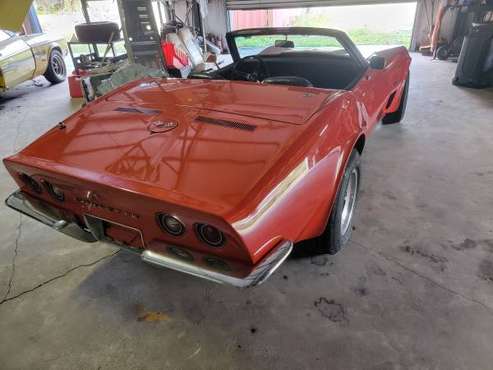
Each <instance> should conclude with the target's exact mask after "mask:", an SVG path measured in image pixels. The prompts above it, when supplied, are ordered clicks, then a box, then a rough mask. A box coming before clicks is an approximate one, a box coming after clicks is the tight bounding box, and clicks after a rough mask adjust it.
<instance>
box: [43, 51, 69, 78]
mask: <svg viewBox="0 0 493 370" xmlns="http://www.w3.org/2000/svg"><path fill="white" fill-rule="evenodd" d="M44 76H45V78H46V79H47V80H48V81H50V82H51V83H52V84H58V83H60V82H62V81H65V78H66V77H67V67H66V66H65V61H64V60H63V55H62V53H61V52H60V50H57V49H53V50H52V51H51V53H50V60H49V61H48V68H47V69H46V72H45V74H44Z"/></svg>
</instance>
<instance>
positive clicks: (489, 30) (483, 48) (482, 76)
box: [452, 23, 493, 88]
mask: <svg viewBox="0 0 493 370" xmlns="http://www.w3.org/2000/svg"><path fill="white" fill-rule="evenodd" d="M452 83H453V84H454V85H459V86H467V87H474V88H483V87H488V86H493V23H474V24H473V25H472V27H471V30H470V32H469V33H468V34H467V35H466V36H465V37H464V42H463V44H462V49H461V52H460V55H459V60H458V63H457V69H456V71H455V76H454V78H453V80H452Z"/></svg>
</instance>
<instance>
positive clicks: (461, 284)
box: [0, 55, 493, 370]
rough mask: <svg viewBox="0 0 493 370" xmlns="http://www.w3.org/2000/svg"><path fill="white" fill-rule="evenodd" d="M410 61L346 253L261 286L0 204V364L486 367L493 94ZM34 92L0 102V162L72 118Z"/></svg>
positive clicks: (2, 179) (491, 292)
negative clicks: (394, 120)
mask: <svg viewBox="0 0 493 370" xmlns="http://www.w3.org/2000/svg"><path fill="white" fill-rule="evenodd" d="M413 58H414V60H413V64H412V72H411V76H412V79H411V88H410V97H409V105H408V114H407V116H406V119H405V122H404V123H403V124H401V125H394V126H388V127H379V128H378V129H377V131H376V133H375V135H374V136H373V138H372V139H371V140H370V141H369V143H368V145H367V148H366V149H365V153H364V157H363V158H364V160H363V164H364V184H363V187H364V190H363V193H362V196H361V199H360V203H359V208H358V215H357V220H356V223H355V227H356V229H355V231H354V236H353V241H352V242H351V243H350V245H349V246H348V247H347V248H346V249H345V250H343V252H342V253H340V254H339V255H337V256H333V257H329V256H323V255H322V256H316V257H305V256H303V253H301V252H298V255H297V256H295V257H292V258H290V259H289V260H288V261H287V262H286V263H285V264H284V265H283V266H282V267H281V268H280V270H279V271H278V272H277V273H276V274H275V275H274V276H273V277H272V278H271V279H270V280H269V281H268V282H267V283H265V284H264V285H262V286H261V287H258V288H255V289H251V290H245V291H241V290H237V289H235V288H231V287H226V286H218V285H215V284H213V283H209V282H205V281H202V280H197V279H195V278H192V277H188V276H185V275H182V274H180V273H176V272H173V271H167V270H158V269H155V268H153V267H150V266H148V265H144V264H142V263H141V262H140V261H139V260H138V258H136V257H135V256H133V255H129V254H127V253H125V252H119V253H118V252H117V250H116V249H114V248H112V247H109V246H106V245H103V244H88V245H85V244H82V243H79V242H77V241H74V240H72V239H70V238H68V237H65V236H63V235H59V234H57V233H55V232H53V231H51V230H49V229H48V228H46V227H44V226H42V225H39V224H37V223H36V222H34V221H31V220H29V219H27V218H26V217H19V215H18V214H17V213H15V212H13V211H11V210H9V209H7V208H6V207H5V206H3V205H2V206H0V217H1V218H0V220H1V224H0V292H1V295H0V343H1V344H0V367H1V368H2V369H26V368H36V369H122V368H138V369H155V368H169V369H319V368H320V369H382V370H383V369H429V368H433V369H468V370H469V369H491V368H492V364H493V351H492V343H493V211H492V209H493V186H492V184H493V146H492V145H491V143H492V142H493V126H492V124H493V118H492V117H493V91H492V90H482V91H479V90H469V89H461V88H457V87H453V86H452V85H451V84H450V79H451V76H452V75H453V70H454V68H455V64H452V63H446V62H439V61H436V62H431V61H429V59H428V58H423V57H421V56H419V55H414V56H413ZM39 81H40V82H43V83H44V85H46V86H43V87H36V86H34V85H32V83H28V84H25V85H23V86H21V87H20V88H17V89H16V90H14V91H13V92H11V93H9V94H8V95H7V99H3V100H0V125H1V126H0V127H1V131H0V143H1V145H0V154H1V156H2V157H4V156H6V155H8V154H10V153H12V152H14V151H16V150H19V149H20V148H22V147H23V146H25V145H26V144H28V143H29V142H30V141H31V140H33V139H34V138H36V137H37V136H38V135H39V134H40V133H42V132H44V131H45V130H46V129H48V128H49V127H51V126H52V125H53V124H54V123H56V122H58V121H59V120H61V119H63V118H64V117H65V116H66V115H68V114H69V113H70V112H71V111H73V110H74V109H76V107H77V105H76V104H73V103H71V102H70V100H69V99H68V98H67V87H66V85H59V86H54V87H47V83H45V82H44V80H42V79H40V80H39ZM10 97H15V98H12V99H10ZM0 171H1V176H0V197H1V198H2V199H3V198H5V197H6V196H7V195H8V194H9V193H10V192H11V191H12V190H14V184H13V182H12V181H11V180H10V178H9V177H8V176H7V174H6V171H5V170H4V168H3V166H2V168H1V170H0ZM302 247H303V246H300V247H299V248H298V250H299V251H302ZM4 296H5V297H4ZM2 299H3V300H2Z"/></svg>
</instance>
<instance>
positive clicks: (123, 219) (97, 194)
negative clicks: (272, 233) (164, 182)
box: [4, 154, 292, 287]
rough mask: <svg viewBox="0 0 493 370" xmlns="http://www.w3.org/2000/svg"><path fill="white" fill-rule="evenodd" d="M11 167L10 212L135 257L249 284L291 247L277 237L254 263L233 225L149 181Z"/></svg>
mask: <svg viewBox="0 0 493 370" xmlns="http://www.w3.org/2000/svg"><path fill="white" fill-rule="evenodd" d="M4 163H5V166H6V167H7V169H8V171H9V173H10V174H11V176H12V177H13V178H14V180H15V181H16V183H17V184H18V186H19V190H17V191H16V192H14V193H13V194H11V195H10V196H9V197H8V199H7V200H6V204H7V205H8V206H9V207H11V208H13V209H15V210H16V211H18V212H21V213H23V214H25V215H27V216H29V217H31V218H34V219H36V220H38V221H39V222H42V223H43V224H45V225H47V226H49V227H51V228H53V229H55V230H57V231H59V232H62V233H64V234H66V235H69V236H71V237H74V238H76V239H78V240H81V241H84V242H95V241H103V242H108V243H111V244H114V245H116V246H118V247H121V248H125V249H127V250H130V251H132V252H135V253H137V254H139V255H140V256H141V258H142V260H143V261H144V262H147V263H150V264H153V265H157V266H161V267H166V268H171V269H174V270H178V271H181V272H184V273H188V274H191V275H195V276H199V277H202V278H205V279H208V280H212V281H215V282H218V283H226V284H231V285H234V286H238V287H247V286H254V285H258V284H260V283H261V282H263V281H264V280H265V279H266V278H267V277H268V276H269V275H270V274H271V273H272V272H273V271H274V270H275V269H276V268H277V267H278V266H279V265H280V264H281V263H282V261H283V260H284V259H285V258H286V257H287V256H288V254H289V253H290V251H291V248H292V243H291V242H289V241H284V240H276V244H275V245H272V246H269V247H272V248H271V250H270V252H269V253H267V254H266V255H265V256H264V257H263V258H262V259H261V260H260V261H256V263H253V262H252V258H251V255H250V253H249V251H248V249H247V248H246V246H245V245H244V243H243V241H242V239H241V237H240V236H239V235H238V234H237V233H236V232H235V230H234V229H233V228H232V227H231V225H229V224H228V223H227V222H226V221H225V220H224V219H222V218H221V217H219V216H218V215H215V214H214V212H210V211H206V210H209V209H210V208H208V207H207V206H206V205H203V204H195V206H194V205H193V201H191V200H190V199H185V198H184V195H180V194H174V195H173V194H171V195H170V194H167V197H161V196H160V195H159V190H156V189H151V188H149V186H146V185H143V184H140V185H139V184H133V185H135V186H133V185H129V183H128V182H125V181H122V180H121V179H117V178H112V179H110V178H108V177H107V175H101V174H95V173H91V172H90V171H86V170H81V169H76V168H66V166H64V165H61V164H56V163H53V162H50V161H45V160H43V159H36V158H32V157H25V156H23V155H22V154H18V155H15V156H12V157H9V158H6V159H5V160H4ZM183 204H187V206H184V205H183Z"/></svg>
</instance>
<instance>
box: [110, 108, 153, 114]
mask: <svg viewBox="0 0 493 370" xmlns="http://www.w3.org/2000/svg"><path fill="white" fill-rule="evenodd" d="M115 111H117V112H125V113H142V114H159V113H161V111H160V110H157V109H148V108H132V107H118V108H116V109H115Z"/></svg>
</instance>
